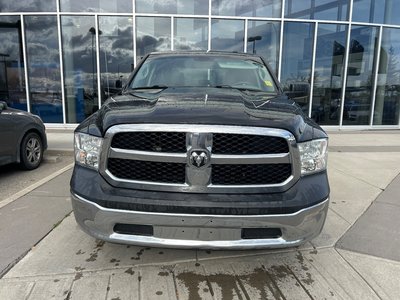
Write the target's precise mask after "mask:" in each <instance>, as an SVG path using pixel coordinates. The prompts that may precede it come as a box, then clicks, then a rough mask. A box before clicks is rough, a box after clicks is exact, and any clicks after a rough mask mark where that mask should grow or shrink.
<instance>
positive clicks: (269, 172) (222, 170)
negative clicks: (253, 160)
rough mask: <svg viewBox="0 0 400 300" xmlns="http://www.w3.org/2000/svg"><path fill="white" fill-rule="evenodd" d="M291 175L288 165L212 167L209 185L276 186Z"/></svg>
mask: <svg viewBox="0 0 400 300" xmlns="http://www.w3.org/2000/svg"><path fill="white" fill-rule="evenodd" d="M291 174H292V170H291V165H290V164H261V165H214V166H213V168H212V172H211V183H212V184H222V185H244V184H246V185H252V184H253V185H254V184H278V183H281V182H284V181H285V180H286V179H288V178H289V177H290V175H291Z"/></svg>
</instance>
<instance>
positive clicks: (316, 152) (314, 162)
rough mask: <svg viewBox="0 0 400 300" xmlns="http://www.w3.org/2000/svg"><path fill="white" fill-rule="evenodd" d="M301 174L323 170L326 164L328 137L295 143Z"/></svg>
mask: <svg viewBox="0 0 400 300" xmlns="http://www.w3.org/2000/svg"><path fill="white" fill-rule="evenodd" d="M297 147H298V150H299V156H300V169H301V176H307V175H311V174H315V173H319V172H323V171H325V170H326V168H327V164H328V139H327V138H320V139H315V140H310V141H306V142H302V143H298V144H297Z"/></svg>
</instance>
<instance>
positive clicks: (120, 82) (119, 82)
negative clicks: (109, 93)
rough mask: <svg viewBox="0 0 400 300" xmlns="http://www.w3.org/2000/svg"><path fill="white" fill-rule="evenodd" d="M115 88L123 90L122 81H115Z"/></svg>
mask: <svg viewBox="0 0 400 300" xmlns="http://www.w3.org/2000/svg"><path fill="white" fill-rule="evenodd" d="M115 88H117V89H122V80H121V79H118V80H116V81H115Z"/></svg>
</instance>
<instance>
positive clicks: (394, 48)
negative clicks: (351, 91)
mask: <svg viewBox="0 0 400 300" xmlns="http://www.w3.org/2000/svg"><path fill="white" fill-rule="evenodd" d="M399 104H400V29H393V28H384V29H383V35H382V47H381V54H380V63H379V73H378V86H377V90H376V98H375V111H374V125H397V124H399Z"/></svg>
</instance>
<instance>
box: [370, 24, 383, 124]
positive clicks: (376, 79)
mask: <svg viewBox="0 0 400 300" xmlns="http://www.w3.org/2000/svg"><path fill="white" fill-rule="evenodd" d="M382 35H383V28H382V27H379V34H378V44H377V53H376V56H375V70H374V72H375V73H374V81H373V90H372V106H371V115H370V123H369V125H371V127H372V125H373V124H374V123H373V122H374V111H375V102H376V89H377V87H378V73H379V64H380V58H381V45H382Z"/></svg>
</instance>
